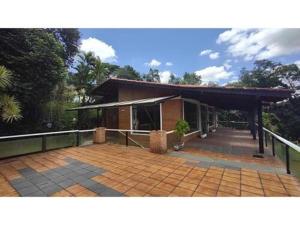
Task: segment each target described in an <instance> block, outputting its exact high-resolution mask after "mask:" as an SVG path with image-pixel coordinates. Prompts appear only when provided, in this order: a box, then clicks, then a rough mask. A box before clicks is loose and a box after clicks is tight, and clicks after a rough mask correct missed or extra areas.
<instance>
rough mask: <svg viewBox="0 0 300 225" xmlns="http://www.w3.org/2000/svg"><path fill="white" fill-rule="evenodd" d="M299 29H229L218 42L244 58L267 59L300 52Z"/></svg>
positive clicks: (236, 55)
mask: <svg viewBox="0 0 300 225" xmlns="http://www.w3.org/2000/svg"><path fill="white" fill-rule="evenodd" d="M299 37H300V29H231V30H227V31H225V32H223V33H221V34H220V35H219V37H218V39H217V43H218V44H222V43H223V44H226V45H228V48H227V51H228V52H229V53H230V54H232V56H234V57H242V58H244V60H246V61H247V60H256V59H269V58H274V57H279V56H284V55H290V54H294V53H298V52H300V38H299Z"/></svg>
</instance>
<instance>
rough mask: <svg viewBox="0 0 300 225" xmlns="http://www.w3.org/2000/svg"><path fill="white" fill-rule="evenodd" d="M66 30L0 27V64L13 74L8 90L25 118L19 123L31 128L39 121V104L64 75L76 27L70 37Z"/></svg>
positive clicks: (46, 99) (41, 104) (47, 97)
mask: <svg viewBox="0 0 300 225" xmlns="http://www.w3.org/2000/svg"><path fill="white" fill-rule="evenodd" d="M69 33H70V31H69V32H65V31H63V30H62V29H61V30H52V31H50V30H47V29H1V30H0V49H1V51H0V65H4V66H5V67H6V68H7V69H9V70H10V71H11V72H12V74H13V75H12V78H11V83H12V85H11V86H10V87H9V88H8V93H9V95H12V96H15V97H16V99H18V101H19V102H20V105H21V108H22V115H23V118H24V119H23V120H21V121H20V123H21V124H19V126H23V125H24V126H26V124H27V125H28V127H30V128H31V130H32V129H33V127H32V126H33V124H39V121H40V119H41V118H42V110H41V108H42V107H43V105H44V104H45V103H47V102H48V101H49V100H50V96H51V94H50V93H51V92H52V90H53V89H54V87H55V86H56V85H57V84H58V83H59V82H61V81H62V80H64V79H65V77H66V76H67V66H66V64H68V63H69V62H71V61H72V59H71V58H72V56H73V55H74V54H75V52H76V51H77V50H76V49H77V45H76V44H77V43H78V40H77V41H76V36H75V33H76V31H73V33H72V32H71V33H72V37H70V36H69V35H68V34H69ZM58 34H60V35H58ZM77 38H79V36H77ZM70 40H72V41H70ZM18 130H19V129H18Z"/></svg>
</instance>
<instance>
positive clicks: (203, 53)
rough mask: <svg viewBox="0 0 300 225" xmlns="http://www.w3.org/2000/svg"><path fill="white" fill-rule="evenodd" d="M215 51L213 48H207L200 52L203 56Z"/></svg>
mask: <svg viewBox="0 0 300 225" xmlns="http://www.w3.org/2000/svg"><path fill="white" fill-rule="evenodd" d="M212 52H213V51H212V50H211V49H205V50H203V51H202V52H200V55H201V56H202V55H208V54H210V53H212Z"/></svg>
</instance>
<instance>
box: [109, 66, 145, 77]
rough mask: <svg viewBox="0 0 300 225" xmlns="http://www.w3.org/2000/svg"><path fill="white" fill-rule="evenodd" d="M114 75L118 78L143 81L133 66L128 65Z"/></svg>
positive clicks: (117, 70)
mask: <svg viewBox="0 0 300 225" xmlns="http://www.w3.org/2000/svg"><path fill="white" fill-rule="evenodd" d="M114 75H115V76H116V77H118V78H122V79H129V80H141V75H140V74H139V72H137V71H136V70H135V69H134V68H133V67H132V66H129V65H126V66H124V67H121V68H118V69H116V70H115V71H114Z"/></svg>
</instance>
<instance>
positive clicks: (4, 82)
mask: <svg viewBox="0 0 300 225" xmlns="http://www.w3.org/2000/svg"><path fill="white" fill-rule="evenodd" d="M11 77H12V74H11V72H10V71H9V70H8V69H6V68H5V67H4V66H0V88H2V89H4V88H6V87H8V86H9V85H10V84H11Z"/></svg>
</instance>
